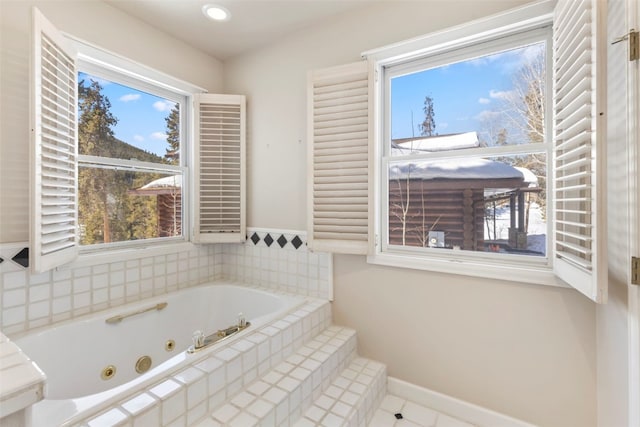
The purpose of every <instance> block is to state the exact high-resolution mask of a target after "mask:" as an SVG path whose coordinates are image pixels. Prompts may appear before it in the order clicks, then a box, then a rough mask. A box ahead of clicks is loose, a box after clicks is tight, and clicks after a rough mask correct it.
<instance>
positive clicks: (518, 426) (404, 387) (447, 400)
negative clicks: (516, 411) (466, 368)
mask: <svg viewBox="0 0 640 427" xmlns="http://www.w3.org/2000/svg"><path fill="white" fill-rule="evenodd" d="M387 392H388V393H389V394H392V395H394V396H398V397H401V398H403V399H405V400H408V401H411V402H414V403H417V404H418V405H422V406H426V407H427V408H431V409H433V410H435V411H438V412H442V413H444V414H448V415H451V416H453V417H456V418H458V419H460V420H463V421H466V422H468V423H471V424H475V425H479V426H491V427H535V426H534V425H533V424H529V423H525V422H524V421H520V420H518V419H515V418H511V417H509V416H507V415H503V414H500V413H498V412H494V411H491V410H489V409H486V408H483V407H481V406H477V405H474V404H472V403H468V402H465V401H463V400H459V399H455V398H453V397H450V396H447V395H444V394H442V393H438V392H435V391H432V390H429V389H426V388H423V387H419V386H417V385H415V384H411V383H408V382H406V381H402V380H399V379H397V378H393V377H389V378H387Z"/></svg>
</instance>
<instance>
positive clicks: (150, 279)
mask: <svg viewBox="0 0 640 427" xmlns="http://www.w3.org/2000/svg"><path fill="white" fill-rule="evenodd" d="M267 236H269V237H267ZM267 242H270V243H269V245H267ZM185 246H186V247H187V248H188V249H187V250H182V251H179V250H173V251H172V249H171V247H167V248H166V249H164V251H165V252H163V253H160V254H158V251H157V250H155V254H154V255H153V256H145V254H146V253H147V251H146V250H140V251H133V252H131V253H130V254H131V255H130V256H129V258H128V259H126V260H117V261H115V262H100V260H98V261H96V260H95V259H94V260H93V261H92V262H91V263H89V264H90V265H87V263H86V262H85V263H84V264H81V262H82V261H78V262H77V263H75V264H71V265H70V266H64V267H61V268H59V269H56V270H52V271H49V272H46V273H42V274H37V275H35V274H30V272H29V270H28V269H26V268H24V267H23V266H21V265H20V264H18V263H16V262H14V261H12V257H15V255H16V254H18V253H19V252H21V251H22V250H23V249H24V247H25V244H24V243H18V244H0V258H2V259H3V260H4V261H3V262H2V263H0V308H1V315H0V330H2V332H4V333H5V334H7V335H9V336H12V337H16V336H19V335H22V334H24V333H26V332H28V331H29V330H31V329H34V328H39V327H43V326H47V325H52V324H56V323H58V322H62V321H65V320H68V319H72V318H75V317H78V316H82V315H85V314H87V313H94V312H98V311H101V310H106V309H108V308H112V307H118V306H120V305H122V304H125V303H130V302H135V301H141V300H144V299H146V298H150V297H153V296H157V295H162V294H165V293H167V292H172V291H175V290H177V289H183V288H186V287H191V286H195V285H199V284H201V283H205V282H209V281H212V280H218V279H224V280H225V281H233V282H238V283H245V284H251V285H256V286H261V287H264V288H268V289H271V290H277V291H285V292H288V293H294V294H297V295H303V296H311V297H317V298H323V299H332V270H331V269H332V264H331V255H330V254H327V253H313V252H311V251H309V250H308V249H307V246H306V234H305V233H304V232H299V231H291V230H273V229H248V230H247V240H246V242H245V243H242V244H217V245H183V246H182V247H183V248H184V247H185ZM136 257H137V258H136ZM104 258H106V259H109V256H108V255H105V257H104Z"/></svg>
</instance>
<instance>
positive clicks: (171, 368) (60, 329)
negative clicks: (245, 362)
mask: <svg viewBox="0 0 640 427" xmlns="http://www.w3.org/2000/svg"><path fill="white" fill-rule="evenodd" d="M302 300H303V299H302V298H300V297H292V296H284V295H277V294H273V293H269V292H265V291H262V290H258V289H252V288H247V287H242V286H237V285H229V284H207V285H201V286H197V287H193V288H189V289H185V290H181V291H178V292H174V293H170V294H166V295H163V296H159V297H154V298H150V299H147V300H144V301H143V302H139V303H135V304H127V305H124V306H121V307H118V308H117V309H113V310H109V311H106V312H101V313H99V314H95V315H91V316H87V317H84V318H82V319H81V320H75V321H72V322H67V323H64V324H61V325H59V326H55V327H52V328H48V329H44V330H41V331H38V332H34V333H31V334H29V335H26V336H24V337H21V338H18V339H16V340H15V341H14V342H15V343H16V344H17V345H18V346H20V347H21V348H22V350H23V351H24V352H25V353H26V354H27V355H28V356H29V357H30V358H31V359H32V360H34V361H35V362H36V363H37V364H38V366H39V367H40V368H41V369H42V370H43V371H44V373H45V374H46V376H47V383H46V393H45V396H46V399H45V400H43V401H41V402H39V403H37V404H36V405H34V406H33V407H32V408H31V411H30V420H31V425H33V426H53V425H62V424H64V423H65V420H70V419H74V420H77V419H78V418H77V415H78V414H80V413H81V412H83V411H86V410H89V409H91V408H92V407H94V406H96V405H98V404H100V403H103V402H105V401H110V400H114V401H115V400H117V399H118V398H119V397H122V396H125V395H128V394H130V393H131V392H132V391H134V390H137V389H141V388H144V387H146V386H147V385H150V384H154V383H156V382H158V381H159V380H160V379H161V378H164V377H166V376H168V375H169V373H171V372H175V371H177V370H178V369H180V368H182V367H183V366H186V365H188V364H190V363H192V362H193V361H194V360H195V359H196V358H201V357H200V356H202V355H203V354H205V353H210V352H211V351H215V350H214V349H215V348H216V347H219V346H222V345H225V343H230V342H232V341H235V340H236V339H238V338H240V337H242V336H245V335H246V334H249V333H251V332H252V331H254V330H256V329H257V328H259V327H261V326H262V325H264V324H265V323H267V322H269V321H270V320H273V319H275V318H278V317H280V316H282V315H284V313H286V312H288V311H289V310H291V309H293V308H294V307H295V306H297V305H298V304H300V303H301V302H302ZM165 302H166V303H167V305H166V307H164V308H162V309H160V310H156V309H153V310H150V311H145V312H143V313H140V314H136V315H134V316H131V317H127V318H124V319H123V320H122V321H120V322H117V323H107V322H106V319H108V318H110V317H113V316H117V315H125V314H128V313H133V312H137V311H140V310H145V309H147V308H150V307H153V306H155V305H156V304H161V303H165ZM240 313H242V314H243V315H244V317H245V318H246V320H247V321H249V322H250V323H251V326H249V327H248V328H247V329H244V330H243V331H241V332H239V333H237V334H235V335H233V336H230V337H228V338H227V339H225V340H224V341H221V342H219V343H217V344H213V345H212V346H210V347H207V348H206V349H204V350H201V351H199V352H196V353H194V354H189V353H187V352H186V350H187V348H188V347H189V346H190V345H191V344H192V338H191V337H192V334H193V332H194V331H196V330H201V331H202V332H204V334H205V335H209V334H211V333H213V332H215V331H217V330H218V329H224V328H227V327H229V326H232V325H235V324H237V322H238V315H239V314H240ZM170 340H173V341H174V342H175V347H174V350H173V351H167V349H166V343H167V342H168V341H170ZM142 356H149V357H150V358H151V360H152V365H151V369H150V370H149V371H147V372H146V373H143V374H138V373H137V372H136V370H135V365H136V361H137V360H138V359H139V358H140V357H142ZM108 366H115V368H116V370H115V372H116V373H115V375H114V376H113V377H112V378H111V379H108V380H104V379H102V378H101V373H102V372H103V370H104V369H105V368H106V367H108Z"/></svg>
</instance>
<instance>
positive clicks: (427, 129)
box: [418, 96, 436, 136]
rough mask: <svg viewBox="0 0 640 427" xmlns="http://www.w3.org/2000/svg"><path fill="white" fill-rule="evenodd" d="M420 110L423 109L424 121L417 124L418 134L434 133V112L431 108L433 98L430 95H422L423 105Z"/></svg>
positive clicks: (427, 134) (430, 134)
mask: <svg viewBox="0 0 640 427" xmlns="http://www.w3.org/2000/svg"><path fill="white" fill-rule="evenodd" d="M422 110H423V111H424V121H423V122H422V123H420V124H419V125H418V127H419V128H420V134H421V135H422V136H434V135H436V119H435V115H436V113H435V111H434V109H433V98H431V97H430V96H425V97H424V107H423V108H422Z"/></svg>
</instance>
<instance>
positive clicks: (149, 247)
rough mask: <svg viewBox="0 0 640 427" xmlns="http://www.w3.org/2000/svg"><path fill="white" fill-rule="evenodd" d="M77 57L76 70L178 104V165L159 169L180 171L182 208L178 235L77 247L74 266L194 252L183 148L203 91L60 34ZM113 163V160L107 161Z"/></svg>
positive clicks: (187, 152)
mask: <svg viewBox="0 0 640 427" xmlns="http://www.w3.org/2000/svg"><path fill="white" fill-rule="evenodd" d="M63 35H64V37H65V38H66V39H68V40H69V41H70V42H71V43H72V44H73V46H74V47H75V48H76V50H77V52H78V58H77V64H78V70H80V71H83V72H86V73H88V74H94V75H96V77H103V78H107V79H110V80H112V81H116V82H117V83H120V84H125V85H133V86H135V87H136V88H138V89H141V90H148V91H150V92H153V93H155V94H157V95H159V96H162V97H164V98H166V99H169V100H172V101H176V102H181V103H182V104H183V107H184V108H181V109H180V132H181V134H182V135H184V138H183V146H182V147H181V165H180V166H172V165H162V168H161V169H163V170H167V171H171V170H173V171H176V172H180V173H182V175H183V180H182V181H183V182H182V186H183V188H182V203H183V206H184V207H186V209H184V211H183V218H182V221H183V222H182V236H177V237H162V238H152V239H144V240H139V241H123V242H113V243H109V244H107V245H106V246H105V245H104V244H96V245H85V246H82V245H79V254H78V258H77V259H76V261H74V263H73V264H74V265H82V266H85V265H96V264H99V263H101V262H104V258H102V260H101V257H103V256H104V255H105V253H108V254H109V257H110V258H111V257H114V259H119V260H122V261H125V260H127V259H132V258H142V257H147V256H156V255H163V254H168V253H174V252H176V251H185V250H189V249H191V248H193V247H194V245H193V243H191V241H190V240H191V236H190V230H191V224H192V223H193V215H194V205H193V200H192V199H193V198H192V197H191V191H190V189H191V188H192V186H191V182H192V180H193V171H192V168H190V165H192V164H193V149H192V148H193V147H190V146H189V144H188V143H187V142H188V141H192V140H193V135H194V133H193V119H192V114H193V111H191V110H192V105H193V95H194V94H195V93H204V92H206V90H205V89H203V88H201V87H198V86H196V85H193V84H191V83H188V82H185V81H182V80H180V79H177V78H175V77H172V76H170V75H168V74H165V73H162V72H159V71H157V70H155V69H153V68H150V67H147V66H145V65H142V64H139V63H137V62H135V61H132V60H130V59H128V58H125V57H123V56H120V55H117V54H115V53H112V52H109V51H107V50H104V49H102V48H99V47H97V46H94V45H92V44H90V43H87V42H85V41H83V40H80V39H78V38H75V37H73V36H71V35H69V34H63ZM93 157H94V156H87V155H79V156H78V160H79V164H82V163H86V162H87V161H90V160H91V159H92V158H93ZM111 160H113V161H111ZM98 163H101V164H112V163H117V164H118V165H121V164H122V165H128V166H130V167H132V168H134V169H137V170H140V171H144V170H154V171H157V170H159V168H158V167H157V166H158V165H157V164H153V163H147V162H137V161H134V162H132V161H130V160H126V159H106V158H101V159H100V160H99V161H98Z"/></svg>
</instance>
